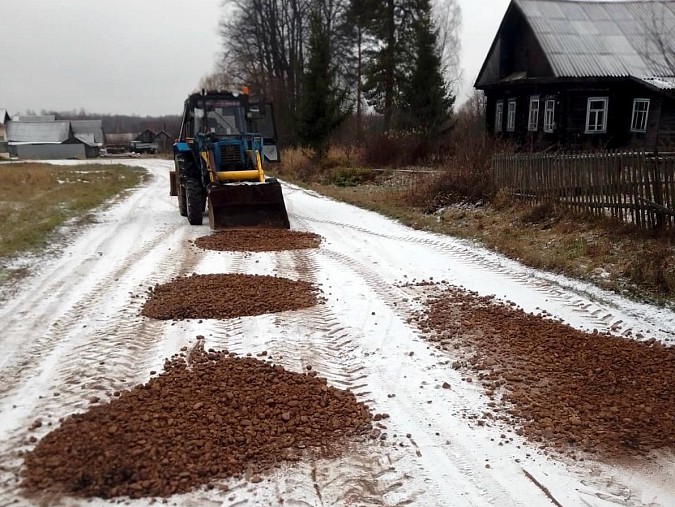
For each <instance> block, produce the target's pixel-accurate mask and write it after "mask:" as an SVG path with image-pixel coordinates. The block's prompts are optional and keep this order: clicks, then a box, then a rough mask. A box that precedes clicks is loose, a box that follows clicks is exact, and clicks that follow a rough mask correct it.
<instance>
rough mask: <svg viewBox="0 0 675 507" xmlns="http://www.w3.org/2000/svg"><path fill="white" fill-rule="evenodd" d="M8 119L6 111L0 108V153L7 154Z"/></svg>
mask: <svg viewBox="0 0 675 507" xmlns="http://www.w3.org/2000/svg"><path fill="white" fill-rule="evenodd" d="M9 120H10V117H9V114H8V113H7V110H6V109H2V108H0V153H7V151H8V146H7V123H8V122H9Z"/></svg>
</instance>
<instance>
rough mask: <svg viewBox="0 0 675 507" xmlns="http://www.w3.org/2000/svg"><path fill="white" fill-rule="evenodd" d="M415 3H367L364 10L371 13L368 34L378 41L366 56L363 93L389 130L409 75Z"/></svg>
mask: <svg viewBox="0 0 675 507" xmlns="http://www.w3.org/2000/svg"><path fill="white" fill-rule="evenodd" d="M413 3H414V0H365V1H364V2H363V6H362V8H365V9H367V12H368V18H369V21H370V26H369V27H368V32H369V34H370V35H371V36H372V38H373V39H375V41H376V43H375V46H374V48H373V49H371V50H370V51H369V52H368V53H367V57H368V60H369V63H368V65H367V66H366V69H365V73H364V74H365V80H364V86H363V92H364V95H365V97H366V100H367V101H368V104H370V105H371V106H373V107H374V109H375V111H377V112H378V113H381V114H382V115H383V116H384V126H385V129H386V130H388V129H389V128H391V127H392V125H393V119H394V117H395V115H396V110H397V104H398V102H399V101H400V100H399V99H400V94H401V89H402V83H403V81H404V80H405V78H406V75H407V74H408V73H409V62H410V59H409V58H408V56H407V55H409V54H410V49H411V45H410V44H411V41H412V38H411V28H412V24H411V21H412V20H413V18H414V16H413V14H414V5H413Z"/></svg>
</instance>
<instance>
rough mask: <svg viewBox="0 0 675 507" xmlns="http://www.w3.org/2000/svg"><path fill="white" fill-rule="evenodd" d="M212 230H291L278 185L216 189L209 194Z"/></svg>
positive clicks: (240, 185)
mask: <svg viewBox="0 0 675 507" xmlns="http://www.w3.org/2000/svg"><path fill="white" fill-rule="evenodd" d="M208 205H209V226H210V227H211V229H214V230H218V229H229V228H247V227H260V228H269V229H290V227H291V225H290V223H289V221H288V213H286V205H285V204H284V196H283V194H282V192H281V184H280V183H279V182H278V181H276V180H272V181H266V182H264V183H229V184H225V185H213V186H211V188H210V189H209V194H208Z"/></svg>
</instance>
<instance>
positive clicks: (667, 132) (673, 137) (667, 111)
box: [657, 97, 675, 152]
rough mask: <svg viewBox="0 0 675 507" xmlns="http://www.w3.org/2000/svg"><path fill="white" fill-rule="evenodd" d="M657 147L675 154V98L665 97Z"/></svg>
mask: <svg viewBox="0 0 675 507" xmlns="http://www.w3.org/2000/svg"><path fill="white" fill-rule="evenodd" d="M660 124H661V125H660V126H661V128H660V130H659V138H658V142H657V146H658V148H659V151H670V152H675V97H664V99H663V102H662V104H661V122H660Z"/></svg>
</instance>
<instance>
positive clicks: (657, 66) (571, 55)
mask: <svg viewBox="0 0 675 507" xmlns="http://www.w3.org/2000/svg"><path fill="white" fill-rule="evenodd" d="M513 1H514V3H515V4H516V5H517V6H518V7H519V8H520V10H521V11H522V13H523V15H524V16H525V18H526V19H527V21H528V22H529V24H530V26H531V27H532V30H533V31H534V34H535V36H536V37H537V40H538V41H539V43H540V44H541V47H542V49H543V50H544V52H545V53H546V56H547V58H548V60H549V63H550V64H551V68H552V69H553V73H554V74H555V76H556V77H635V78H638V79H643V78H655V77H663V76H673V75H675V69H671V68H669V67H668V65H667V64H666V62H665V60H664V58H663V56H662V54H660V53H661V52H660V51H658V50H657V49H655V40H656V39H657V38H660V37H662V38H663V40H665V41H667V42H668V43H670V41H671V40H672V37H673V35H672V34H674V33H675V1H673V0H670V1H646V2H645V1H629V2H589V1H581V2H577V1H562V0H513ZM657 82H658V83H659V85H667V86H669V87H671V88H672V85H673V79H670V80H669V79H667V78H666V79H662V80H660V81H657ZM654 86H658V85H656V84H655V85H654Z"/></svg>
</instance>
